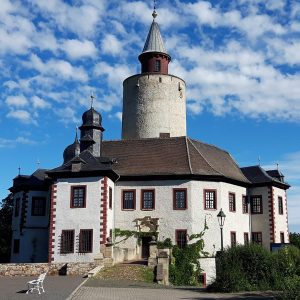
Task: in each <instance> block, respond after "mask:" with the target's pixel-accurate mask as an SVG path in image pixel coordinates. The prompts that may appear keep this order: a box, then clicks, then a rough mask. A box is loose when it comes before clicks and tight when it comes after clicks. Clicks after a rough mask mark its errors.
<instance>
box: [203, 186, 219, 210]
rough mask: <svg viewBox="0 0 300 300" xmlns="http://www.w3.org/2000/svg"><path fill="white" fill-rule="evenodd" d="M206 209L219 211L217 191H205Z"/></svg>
mask: <svg viewBox="0 0 300 300" xmlns="http://www.w3.org/2000/svg"><path fill="white" fill-rule="evenodd" d="M204 209H217V193H216V191H215V190H204Z"/></svg>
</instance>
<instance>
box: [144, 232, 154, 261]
mask: <svg viewBox="0 0 300 300" xmlns="http://www.w3.org/2000/svg"><path fill="white" fill-rule="evenodd" d="M151 241H152V237H151V236H143V237H142V258H148V257H149V255H150V251H149V243H150V242H151Z"/></svg>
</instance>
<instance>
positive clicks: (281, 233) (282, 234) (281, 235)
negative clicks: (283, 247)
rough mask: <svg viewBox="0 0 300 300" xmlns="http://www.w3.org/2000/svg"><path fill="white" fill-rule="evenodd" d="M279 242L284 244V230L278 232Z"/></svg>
mask: <svg viewBox="0 0 300 300" xmlns="http://www.w3.org/2000/svg"><path fill="white" fill-rule="evenodd" d="M280 243H281V244H284V243H285V242H284V232H280Z"/></svg>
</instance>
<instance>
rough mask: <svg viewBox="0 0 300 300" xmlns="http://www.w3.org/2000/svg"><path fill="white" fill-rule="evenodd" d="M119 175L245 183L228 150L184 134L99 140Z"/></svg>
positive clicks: (246, 181)
mask: <svg viewBox="0 0 300 300" xmlns="http://www.w3.org/2000/svg"><path fill="white" fill-rule="evenodd" d="M102 153H103V155H104V156H108V157H111V158H115V159H116V160H117V163H116V164H114V165H113V169H114V170H115V171H116V173H118V174H119V175H120V176H121V177H122V176H123V177H134V176H170V175H171V176H173V175H181V176H202V177H206V178H209V177H210V178H212V179H213V178H215V179H216V178H218V179H219V180H222V179H223V180H224V179H229V180H233V181H237V182H240V183H242V184H249V183H250V182H249V181H248V180H247V178H246V177H245V176H244V175H243V173H242V172H241V170H240V168H239V167H238V165H237V164H236V163H235V162H234V160H233V159H232V157H231V156H230V155H229V153H228V152H226V151H224V150H221V149H219V148H217V147H215V146H212V145H208V144H204V143H202V142H200V141H196V140H193V139H190V138H188V137H173V138H164V139H161V138H151V139H137V140H118V141H103V144H102Z"/></svg>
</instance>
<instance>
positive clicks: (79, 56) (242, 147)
mask: <svg viewBox="0 0 300 300" xmlns="http://www.w3.org/2000/svg"><path fill="white" fill-rule="evenodd" d="M152 7H153V2H152V1H150V0H149V1H148V0H147V1H146V0H145V1H125V0H124V1H122V0H121V1H120V0H119V1H115V0H109V1H108V0H76V1H75V0H74V1H63V0H50V1H49V0H22V1H21V0H20V1H18V0H1V1H0V91H1V92H0V116H1V117H0V129H1V130H0V160H1V167H2V170H1V177H0V196H1V198H3V197H5V196H6V195H7V188H9V187H10V186H11V183H12V178H13V177H15V176H16V175H17V174H18V167H19V165H20V166H21V173H22V174H31V173H32V172H33V171H34V170H35V169H36V168H37V162H38V161H39V162H40V167H42V168H53V167H56V166H58V165H60V164H61V162H62V152H63V150H64V148H65V147H66V146H67V145H68V144H70V143H72V142H73V140H74V135H75V127H76V125H80V122H81V115H82V113H83V112H84V111H85V110H86V109H87V108H88V107H89V105H90V100H89V95H90V94H91V92H93V93H94V94H95V95H96V97H97V101H96V103H95V106H96V108H97V109H98V110H99V111H100V112H101V113H102V115H103V126H104V127H105V128H106V131H105V139H119V138H120V132H121V122H120V118H121V111H122V81H123V80H124V79H125V78H126V77H127V76H130V75H133V74H136V73H138V72H139V69H140V66H139V62H138V60H137V56H138V55H139V54H140V52H141V50H142V48H143V44H144V42H145V39H146V35H147V32H148V30H149V27H150V24H151V21H152V17H151V13H152ZM157 11H158V14H159V16H158V18H157V21H158V23H159V24H160V26H161V31H162V34H163V37H164V40H165V44H166V47H167V49H168V51H169V53H170V55H171V56H172V63H171V64H170V73H172V74H174V75H177V76H180V77H182V78H183V79H184V80H185V81H186V83H187V89H188V92H187V108H188V117H187V124H188V125H187V126H188V134H189V136H191V137H193V138H197V139H199V140H202V141H204V142H208V143H212V144H214V145H217V146H219V147H221V148H224V149H226V150H228V151H229V152H230V153H231V154H232V156H233V157H234V158H235V160H236V161H237V162H238V164H239V165H240V166H248V165H256V164H258V157H260V159H261V164H262V165H263V166H266V167H268V168H275V167H276V163H279V167H280V169H281V170H282V172H283V173H284V174H285V175H286V180H287V181H288V182H289V183H290V184H291V185H292V186H293V187H292V188H291V189H290V190H289V193H288V201H289V223H290V229H291V231H298V232H300V218H299V215H300V203H299V202H300V172H299V167H300V134H299V132H300V100H299V99H300V3H299V2H298V1H288V0H232V1H227V0H223V1H192V0H190V1H179V0H178V1H177V0H175V1H168V0H165V1H162V0H161V1H158V4H157Z"/></svg>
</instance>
